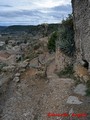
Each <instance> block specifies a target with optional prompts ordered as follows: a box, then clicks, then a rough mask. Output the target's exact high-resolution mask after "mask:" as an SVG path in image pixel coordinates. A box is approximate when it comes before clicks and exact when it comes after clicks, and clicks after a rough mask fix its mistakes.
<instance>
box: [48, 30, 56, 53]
mask: <svg viewBox="0 0 90 120" xmlns="http://www.w3.org/2000/svg"><path fill="white" fill-rule="evenodd" d="M57 38H58V33H57V32H54V33H52V35H51V37H50V39H49V41H48V45H47V46H48V49H49V52H55V50H56V40H57Z"/></svg>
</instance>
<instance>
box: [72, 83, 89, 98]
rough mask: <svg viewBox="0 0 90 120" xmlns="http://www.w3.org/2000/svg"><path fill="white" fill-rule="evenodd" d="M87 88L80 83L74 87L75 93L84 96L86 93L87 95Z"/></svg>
mask: <svg viewBox="0 0 90 120" xmlns="http://www.w3.org/2000/svg"><path fill="white" fill-rule="evenodd" d="M86 90H87V87H86V85H83V84H79V85H77V86H76V88H75V89H74V93H76V94H80V95H82V96H84V95H86Z"/></svg>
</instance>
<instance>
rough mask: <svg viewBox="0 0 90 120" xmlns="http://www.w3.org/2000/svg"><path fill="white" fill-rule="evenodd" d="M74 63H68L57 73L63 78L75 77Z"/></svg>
mask: <svg viewBox="0 0 90 120" xmlns="http://www.w3.org/2000/svg"><path fill="white" fill-rule="evenodd" d="M73 73H74V71H73V65H67V66H66V67H65V68H64V69H63V70H62V71H60V72H58V73H57V75H58V76H59V77H63V78H67V77H69V78H72V77H73Z"/></svg>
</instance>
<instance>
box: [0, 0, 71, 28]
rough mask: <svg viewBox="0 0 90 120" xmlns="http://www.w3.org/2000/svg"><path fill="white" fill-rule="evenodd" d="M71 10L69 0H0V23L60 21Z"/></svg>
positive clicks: (35, 23)
mask: <svg viewBox="0 0 90 120" xmlns="http://www.w3.org/2000/svg"><path fill="white" fill-rule="evenodd" d="M71 12H72V8H71V0H0V25H3V26H5V25H19V24H20V25H37V24H42V23H60V21H61V20H62V19H63V18H65V17H66V16H67V15H68V14H70V13H71Z"/></svg>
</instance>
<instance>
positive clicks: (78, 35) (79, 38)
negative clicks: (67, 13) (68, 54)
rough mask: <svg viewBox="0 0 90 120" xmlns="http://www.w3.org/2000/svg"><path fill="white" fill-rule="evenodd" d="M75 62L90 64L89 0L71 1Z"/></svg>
mask: <svg viewBox="0 0 90 120" xmlns="http://www.w3.org/2000/svg"><path fill="white" fill-rule="evenodd" d="M72 8H73V14H74V29H75V44H76V51H77V52H76V56H77V60H81V59H82V57H83V58H84V59H86V60H87V61H88V62H90V0H72Z"/></svg>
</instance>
